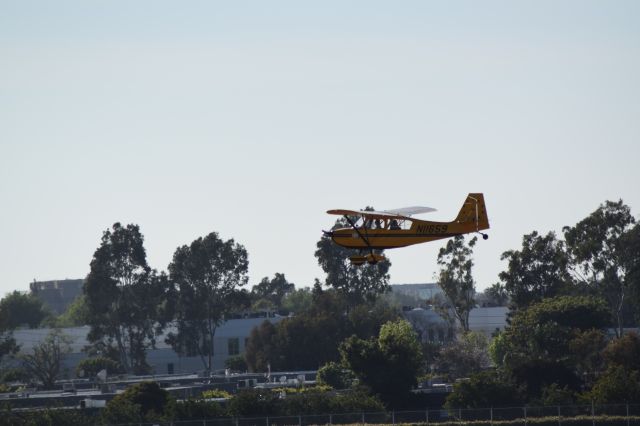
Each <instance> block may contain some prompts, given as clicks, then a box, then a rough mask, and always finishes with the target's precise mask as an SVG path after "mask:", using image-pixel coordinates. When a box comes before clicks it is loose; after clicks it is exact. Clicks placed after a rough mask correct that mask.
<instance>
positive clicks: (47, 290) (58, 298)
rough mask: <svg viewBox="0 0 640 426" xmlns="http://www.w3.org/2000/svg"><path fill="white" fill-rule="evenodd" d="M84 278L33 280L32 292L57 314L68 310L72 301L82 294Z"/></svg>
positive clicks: (30, 286)
mask: <svg viewBox="0 0 640 426" xmlns="http://www.w3.org/2000/svg"><path fill="white" fill-rule="evenodd" d="M83 283H84V280H83V279H77V280H54V281H35V280H34V281H33V282H32V283H31V284H29V288H30V289H31V293H32V294H33V295H34V296H36V297H37V298H38V299H40V300H41V301H42V303H44V305H45V306H46V307H47V308H49V309H50V310H51V312H53V313H54V314H56V315H60V314H61V313H63V312H64V311H66V310H67V308H68V307H69V305H70V304H71V302H73V300H74V299H75V298H76V297H78V296H79V295H81V294H82V284H83Z"/></svg>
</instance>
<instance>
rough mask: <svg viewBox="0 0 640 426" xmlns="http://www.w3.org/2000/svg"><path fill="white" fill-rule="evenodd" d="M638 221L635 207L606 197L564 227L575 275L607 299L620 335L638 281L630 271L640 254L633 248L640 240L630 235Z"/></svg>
mask: <svg viewBox="0 0 640 426" xmlns="http://www.w3.org/2000/svg"><path fill="white" fill-rule="evenodd" d="M634 223H635V219H634V218H633V216H632V215H631V209H630V208H629V206H627V205H625V204H624V203H623V202H622V200H619V201H616V202H613V201H606V202H605V203H604V204H601V205H600V206H599V207H598V208H597V209H596V210H595V211H594V212H593V213H591V214H590V215H589V216H587V217H586V218H585V219H583V220H581V221H580V222H578V223H577V224H576V225H575V226H574V227H564V228H563V231H564V236H565V240H566V242H567V248H568V251H569V254H570V256H571V262H572V264H573V265H574V267H573V273H574V277H575V279H576V280H577V281H578V282H579V283H581V284H582V285H584V286H586V287H588V288H590V289H592V290H594V291H595V292H597V294H599V295H600V296H601V297H603V298H604V299H605V300H606V301H607V305H608V307H609V311H610V313H611V317H612V318H614V319H615V324H616V326H617V329H616V333H617V334H618V336H621V335H622V331H623V327H624V311H625V308H629V307H628V303H629V301H628V300H629V297H627V296H628V294H627V293H629V292H630V291H629V289H630V287H632V285H634V284H635V285H638V281H634V280H633V274H628V273H629V272H630V270H631V269H632V265H633V264H634V263H636V264H637V262H638V258H639V257H640V252H639V251H636V252H635V253H633V254H632V252H631V250H632V249H633V247H636V248H637V247H638V245H639V244H640V243H638V242H637V241H636V242H635V243H634V240H633V238H630V237H629V236H632V235H633V230H632V225H633V224H634Z"/></svg>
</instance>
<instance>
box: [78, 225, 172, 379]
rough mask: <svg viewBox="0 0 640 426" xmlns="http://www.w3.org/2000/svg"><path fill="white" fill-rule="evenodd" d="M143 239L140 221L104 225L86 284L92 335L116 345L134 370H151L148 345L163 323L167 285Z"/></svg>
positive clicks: (121, 358) (120, 356) (95, 340)
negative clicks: (150, 261) (150, 262)
mask: <svg viewBox="0 0 640 426" xmlns="http://www.w3.org/2000/svg"><path fill="white" fill-rule="evenodd" d="M143 240H144V238H143V236H142V234H141V233H140V228H139V227H138V225H131V224H130V225H127V226H126V227H124V226H122V225H121V224H120V223H116V224H114V225H113V228H112V230H106V231H105V232H104V233H103V235H102V240H101V244H100V247H98V249H97V250H96V251H95V253H94V255H93V260H92V261H91V270H90V272H89V275H88V276H87V279H86V280H85V283H84V287H83V291H84V295H85V297H86V304H87V308H88V312H89V317H88V318H87V322H88V323H89V325H90V326H91V330H90V331H89V334H88V336H87V337H88V339H89V341H90V342H92V344H94V345H98V346H101V347H103V348H108V347H113V346H115V349H116V351H117V354H118V361H119V362H120V364H121V365H122V366H123V367H124V369H125V370H126V371H127V372H135V373H136V374H144V373H146V372H147V371H148V365H147V363H146V350H147V348H148V347H152V346H154V345H155V338H156V336H157V335H158V334H159V333H160V331H161V329H162V326H163V323H162V321H161V319H162V318H161V315H160V308H161V303H162V300H163V298H164V293H165V291H166V288H167V280H166V276H165V275H164V274H157V273H156V272H155V271H152V270H151V268H149V265H148V264H147V256H146V252H145V249H144V246H143Z"/></svg>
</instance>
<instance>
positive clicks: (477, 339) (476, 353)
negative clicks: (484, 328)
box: [436, 331, 490, 379]
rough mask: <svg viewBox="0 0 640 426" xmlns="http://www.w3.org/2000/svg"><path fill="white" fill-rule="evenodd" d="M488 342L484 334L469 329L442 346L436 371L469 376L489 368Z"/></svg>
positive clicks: (456, 375)
mask: <svg viewBox="0 0 640 426" xmlns="http://www.w3.org/2000/svg"><path fill="white" fill-rule="evenodd" d="M488 348H489V342H488V340H487V338H486V337H485V335H484V334H482V333H476V332H472V331H469V332H467V333H464V334H463V335H462V336H460V337H459V338H458V339H457V340H456V341H454V342H453V343H451V344H449V345H447V346H444V347H443V348H442V349H441V350H440V354H439V356H438V359H437V361H436V371H437V372H438V373H442V374H446V375H448V376H449V377H451V378H454V379H457V378H463V377H469V376H470V375H471V374H473V373H478V372H480V371H482V370H484V369H487V368H489V365H490V362H489V350H488Z"/></svg>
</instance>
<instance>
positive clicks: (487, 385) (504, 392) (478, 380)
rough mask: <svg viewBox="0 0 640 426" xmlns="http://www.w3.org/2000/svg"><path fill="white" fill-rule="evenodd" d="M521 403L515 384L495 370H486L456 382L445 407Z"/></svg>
mask: <svg viewBox="0 0 640 426" xmlns="http://www.w3.org/2000/svg"><path fill="white" fill-rule="evenodd" d="M521 403H522V400H521V398H520V396H519V391H518V388H517V387H516V385H515V384H513V383H512V382H510V381H509V380H507V379H505V378H504V377H502V376H501V375H499V374H498V373H496V372H494V371H486V372H482V373H477V374H474V375H472V376H471V377H470V378H469V380H465V381H461V382H458V383H456V384H454V385H453V392H452V393H451V394H449V396H447V400H446V402H445V407H446V408H448V409H452V408H486V407H513V406H516V405H519V404H521Z"/></svg>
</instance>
